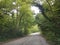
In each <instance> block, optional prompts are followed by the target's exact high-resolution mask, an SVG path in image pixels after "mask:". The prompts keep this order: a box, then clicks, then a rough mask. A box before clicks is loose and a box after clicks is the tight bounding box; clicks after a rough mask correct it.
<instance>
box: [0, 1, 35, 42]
mask: <svg viewBox="0 0 60 45" xmlns="http://www.w3.org/2000/svg"><path fill="white" fill-rule="evenodd" d="M30 3H31V1H30V0H0V41H2V40H5V39H8V38H15V37H21V36H25V35H27V34H29V33H30V32H31V31H30V28H32V26H34V25H35V23H34V21H35V19H34V17H33V13H32V12H31V9H30V6H31V4H30Z"/></svg>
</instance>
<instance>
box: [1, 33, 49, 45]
mask: <svg viewBox="0 0 60 45" xmlns="http://www.w3.org/2000/svg"><path fill="white" fill-rule="evenodd" d="M2 45H48V43H47V42H46V40H45V39H44V38H43V37H42V36H41V35H40V33H32V34H30V35H29V36H27V37H24V38H20V39H17V40H14V41H10V42H7V43H3V44H2Z"/></svg>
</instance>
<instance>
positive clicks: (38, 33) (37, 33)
mask: <svg viewBox="0 0 60 45" xmlns="http://www.w3.org/2000/svg"><path fill="white" fill-rule="evenodd" d="M40 34H41V32H36V33H31V34H30V35H40Z"/></svg>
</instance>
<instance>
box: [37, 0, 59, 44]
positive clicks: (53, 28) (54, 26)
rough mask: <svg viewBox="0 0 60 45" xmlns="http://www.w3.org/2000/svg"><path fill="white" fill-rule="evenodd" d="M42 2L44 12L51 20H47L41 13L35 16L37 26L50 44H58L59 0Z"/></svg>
mask: <svg viewBox="0 0 60 45" xmlns="http://www.w3.org/2000/svg"><path fill="white" fill-rule="evenodd" d="M45 2H46V3H43V7H44V9H45V14H46V16H47V17H49V18H50V19H51V20H52V21H51V22H50V21H48V20H47V19H46V18H44V16H42V14H38V15H37V16H36V20H37V23H38V26H39V27H40V28H41V30H42V34H43V35H45V37H46V38H47V40H49V43H50V44H51V45H60V4H59V2H60V0H45Z"/></svg>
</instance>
